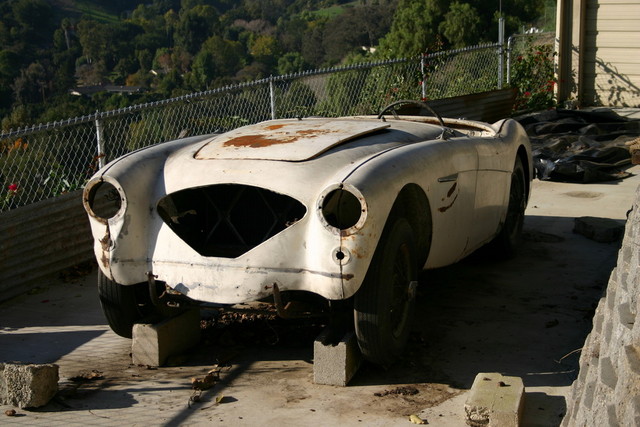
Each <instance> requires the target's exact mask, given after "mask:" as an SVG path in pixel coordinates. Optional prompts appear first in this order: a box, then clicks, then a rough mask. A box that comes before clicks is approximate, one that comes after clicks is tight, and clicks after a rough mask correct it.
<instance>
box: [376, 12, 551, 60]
mask: <svg viewBox="0 0 640 427" xmlns="http://www.w3.org/2000/svg"><path fill="white" fill-rule="evenodd" d="M502 3H503V5H502V6H503V9H502V14H503V16H504V17H505V20H506V23H507V28H506V34H513V33H515V32H517V31H518V30H519V27H520V26H521V25H523V24H525V23H529V22H533V21H535V20H536V19H537V17H538V16H540V15H541V14H542V12H543V10H544V0H514V1H510V2H502ZM498 18H499V0H491V1H490V2H486V1H484V0H467V1H458V0H454V1H451V0H401V2H400V3H399V5H398V8H397V10H396V13H395V15H394V17H393V24H392V27H391V31H390V32H389V34H387V35H386V36H385V37H384V39H383V40H382V41H381V42H380V50H381V54H383V55H385V56H387V57H410V56H414V55H418V54H420V53H424V52H425V51H426V50H427V49H428V48H429V47H430V46H432V45H433V44H434V41H435V40H436V38H437V36H438V35H442V36H444V39H445V41H446V42H448V46H451V47H462V46H467V45H472V44H478V43H481V42H488V41H495V40H497V34H498V31H497V25H498V24H497V23H498Z"/></svg>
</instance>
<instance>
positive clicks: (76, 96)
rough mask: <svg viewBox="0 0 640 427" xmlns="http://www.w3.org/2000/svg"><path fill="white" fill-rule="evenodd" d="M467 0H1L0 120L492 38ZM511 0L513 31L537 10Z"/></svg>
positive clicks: (474, 2)
mask: <svg viewBox="0 0 640 427" xmlns="http://www.w3.org/2000/svg"><path fill="white" fill-rule="evenodd" d="M467 1H468V3H459V2H457V1H448V0H445V1H443V0H356V1H353V0H145V1H138V0H4V1H2V2H0V119H1V127H2V129H3V130H9V129H16V128H20V127H24V126H29V125H32V124H35V123H38V122H43V123H44V122H49V121H53V120H60V119H65V118H69V117H74V116H79V115H84V114H87V113H90V112H95V111H96V110H99V111H105V110H110V109H116V108H121V107H125V106H128V105H132V104H136V103H141V102H147V101H153V100H160V99H165V98H168V97H173V96H179V95H182V94H186V93H191V92H197V91H203V90H208V89H212V88H216V87H220V86H223V85H226V84H231V83H237V82H242V81H250V80H255V79H259V78H264V77H267V76H270V75H281V74H289V73H295V72H299V71H302V70H307V69H314V68H319V67H326V66H333V65H336V64H341V63H345V62H349V61H351V62H353V61H363V60H368V59H381V58H389V57H393V58H397V57H403V56H414V55H418V54H420V53H421V52H424V51H425V49H427V48H430V47H431V46H434V45H436V44H437V45H439V46H442V48H448V47H453V46H459V45H461V44H464V43H470V42H473V43H478V42H482V41H488V40H491V38H492V37H494V33H495V31H494V29H495V22H494V18H495V16H494V15H493V14H494V12H492V11H489V10H488V9H487V7H486V5H485V4H484V3H483V2H482V1H481V0H467ZM546 1H547V3H549V2H554V0H546ZM496 6H497V3H496ZM509 8H510V9H509V10H508V11H505V13H508V16H507V23H508V25H509V31H512V32H513V31H516V30H519V28H520V27H521V26H522V25H524V23H527V22H535V20H536V19H538V18H539V17H540V16H542V15H543V13H544V0H532V1H527V2H522V1H520V2H516V3H514V4H510V5H509ZM505 9H506V7H505ZM363 47H365V48H367V47H376V49H371V50H369V49H368V51H369V52H372V51H374V50H375V53H373V54H372V53H366V52H365V51H364V50H363ZM371 56H373V57H374V58H368V57H371ZM113 86H125V87H126V88H125V89H121V90H117V91H114V90H112V89H109V87H113ZM0 148H1V147H0ZM0 155H1V152H0Z"/></svg>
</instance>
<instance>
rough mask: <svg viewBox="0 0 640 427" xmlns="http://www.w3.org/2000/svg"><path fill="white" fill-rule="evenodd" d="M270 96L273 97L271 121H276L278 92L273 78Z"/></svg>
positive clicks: (271, 77)
mask: <svg viewBox="0 0 640 427" xmlns="http://www.w3.org/2000/svg"><path fill="white" fill-rule="evenodd" d="M269 95H270V97H271V119H273V120H275V119H276V90H275V88H274V86H273V76H270V77H269Z"/></svg>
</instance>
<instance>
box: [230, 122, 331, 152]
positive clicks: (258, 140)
mask: <svg viewBox="0 0 640 427" xmlns="http://www.w3.org/2000/svg"><path fill="white" fill-rule="evenodd" d="M283 127H285V125H272V126H267V129H268V130H277V129H281V128H283ZM334 132H336V131H333V130H327V129H308V130H299V131H297V132H296V133H291V134H287V133H281V134H275V135H273V136H272V137H268V136H265V135H241V136H237V137H235V138H233V139H230V140H228V141H225V142H224V144H223V146H225V147H250V148H264V147H270V146H272V145H278V144H290V143H292V142H296V141H298V140H299V139H301V138H309V139H310V138H316V137H318V136H321V135H328V134H330V133H334Z"/></svg>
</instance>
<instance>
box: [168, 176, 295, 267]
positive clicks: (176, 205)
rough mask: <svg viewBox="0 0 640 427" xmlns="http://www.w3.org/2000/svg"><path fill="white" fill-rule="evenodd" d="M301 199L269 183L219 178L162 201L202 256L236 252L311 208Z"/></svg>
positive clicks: (174, 223) (174, 226) (171, 223)
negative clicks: (216, 182)
mask: <svg viewBox="0 0 640 427" xmlns="http://www.w3.org/2000/svg"><path fill="white" fill-rule="evenodd" d="M306 211H307V210H306V208H305V207H304V205H303V204H302V203H300V202H298V201H297V200H295V199H293V198H291V197H289V196H285V195H283V194H279V193H275V192H273V191H270V190H265V189H264V188H258V187H252V186H248V185H238V184H220V185H211V186H208V187H199V188H189V189H186V190H181V191H178V192H175V193H173V194H169V195H167V196H165V197H164V198H162V199H161V200H160V201H159V202H158V213H159V214H160V217H161V218H162V220H163V221H164V222H165V223H166V224H167V225H168V226H169V227H171V229H172V230H173V231H174V232H175V233H176V234H177V235H178V236H180V238H181V239H182V240H184V241H185V242H186V243H187V244H188V245H189V246H191V247H192V248H193V249H194V250H195V251H197V252H198V253H199V254H200V255H203V256H215V257H223V258H236V257H238V256H240V255H242V254H244V253H245V252H247V251H249V250H251V249H252V248H254V247H256V246H258V245H259V244H260V243H262V242H264V241H265V240H267V239H269V238H271V237H273V236H275V235H276V234H278V233H279V232H281V231H282V230H284V229H285V228H287V227H289V226H290V225H292V224H294V223H296V222H297V221H299V220H300V219H301V218H302V217H303V216H304V215H305V213H306Z"/></svg>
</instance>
